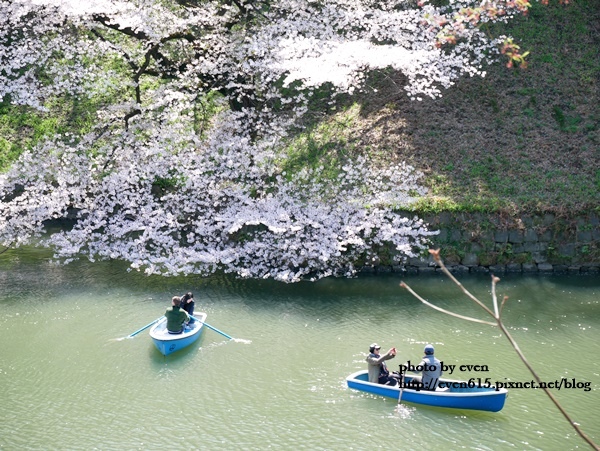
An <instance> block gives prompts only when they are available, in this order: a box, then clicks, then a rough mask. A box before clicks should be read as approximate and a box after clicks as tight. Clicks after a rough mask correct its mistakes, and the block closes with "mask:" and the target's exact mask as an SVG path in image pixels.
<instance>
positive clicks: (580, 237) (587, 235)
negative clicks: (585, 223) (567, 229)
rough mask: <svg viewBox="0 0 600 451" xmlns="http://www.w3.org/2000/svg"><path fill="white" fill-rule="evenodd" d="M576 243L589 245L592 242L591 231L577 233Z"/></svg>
mask: <svg viewBox="0 0 600 451" xmlns="http://www.w3.org/2000/svg"><path fill="white" fill-rule="evenodd" d="M577 241H579V242H580V243H589V242H590V241H592V231H591V230H581V231H579V232H577Z"/></svg>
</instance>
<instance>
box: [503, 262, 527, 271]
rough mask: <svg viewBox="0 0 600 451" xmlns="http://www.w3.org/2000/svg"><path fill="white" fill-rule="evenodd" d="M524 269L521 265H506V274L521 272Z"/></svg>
mask: <svg viewBox="0 0 600 451" xmlns="http://www.w3.org/2000/svg"><path fill="white" fill-rule="evenodd" d="M521 271H523V268H522V266H521V264H520V263H510V264H508V265H506V272H521Z"/></svg>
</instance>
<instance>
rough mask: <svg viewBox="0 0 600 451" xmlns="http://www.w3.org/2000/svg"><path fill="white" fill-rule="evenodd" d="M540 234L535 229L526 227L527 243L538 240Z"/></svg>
mask: <svg viewBox="0 0 600 451" xmlns="http://www.w3.org/2000/svg"><path fill="white" fill-rule="evenodd" d="M538 239H539V238H538V234H537V232H536V231H535V229H526V230H525V234H524V235H523V240H524V241H525V242H526V243H533V242H537V241H538Z"/></svg>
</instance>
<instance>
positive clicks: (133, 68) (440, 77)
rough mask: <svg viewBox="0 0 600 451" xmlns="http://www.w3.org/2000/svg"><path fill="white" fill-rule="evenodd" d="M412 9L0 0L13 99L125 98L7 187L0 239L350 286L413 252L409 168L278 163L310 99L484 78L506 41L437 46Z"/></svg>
mask: <svg viewBox="0 0 600 451" xmlns="http://www.w3.org/2000/svg"><path fill="white" fill-rule="evenodd" d="M379 3H384V4H379ZM411 5H412V2H408V1H404V0H402V1H400V0H396V1H394V0H392V1H388V2H373V1H369V0H324V1H313V0H273V1H254V0H237V1H227V0H219V1H214V0H213V1H211V0H206V1H195V0H178V1H173V2H161V1H158V0H132V1H122V0H91V1H87V2H79V1H76V0H0V63H1V64H0V99H3V100H4V101H7V100H10V101H11V102H12V103H14V104H23V105H29V106H31V107H35V108H39V109H43V108H44V104H45V102H47V101H49V100H51V99H52V98H60V96H63V95H69V96H81V97H84V96H89V97H91V96H95V95H99V94H102V92H105V91H110V92H111V93H112V96H110V97H109V98H111V100H112V102H110V103H108V102H107V103H106V104H105V105H103V106H102V107H101V108H100V109H99V110H98V111H97V125H96V127H95V128H94V129H93V130H92V131H90V132H89V133H86V134H85V135H83V136H71V135H69V136H59V135H57V136H55V137H54V138H53V139H50V140H48V141H46V142H44V143H41V144H39V145H38V146H37V147H35V148H34V149H32V150H31V151H27V152H25V153H24V154H23V155H22V156H21V158H20V159H19V160H18V161H17V162H16V163H15V164H14V165H13V166H12V167H11V169H10V170H9V171H8V172H7V173H5V174H2V175H0V244H1V245H3V246H19V245H22V244H28V243H32V242H36V243H40V244H42V245H46V246H50V247H52V248H53V249H55V252H56V255H57V257H59V258H60V259H62V260H63V261H66V262H68V261H70V260H71V259H73V258H78V257H79V256H82V255H85V256H87V257H88V258H90V259H91V260H94V259H123V260H126V261H129V262H130V263H131V267H132V268H133V269H137V270H142V269H143V270H144V271H146V272H147V273H149V274H154V273H157V274H166V275H174V274H190V273H200V274H209V273H211V272H214V271H216V270H224V271H226V272H234V273H236V274H239V275H241V276H244V277H272V278H275V279H278V280H283V281H297V280H300V279H302V278H307V277H309V278H318V277H323V276H327V275H330V274H336V275H337V274H352V273H353V272H354V270H355V268H354V264H355V263H356V262H359V263H361V264H371V263H374V262H376V259H377V256H378V252H379V251H380V249H382V248H386V249H395V251H393V255H392V258H394V259H397V260H398V259H402V258H403V257H406V256H413V255H415V253H417V252H419V251H420V250H422V249H423V247H424V246H425V245H426V241H427V238H428V236H430V235H431V234H432V233H433V232H430V231H428V230H427V229H426V227H425V225H424V224H422V222H421V221H420V220H419V219H418V218H407V217H405V216H404V215H401V214H399V213H396V210H402V209H403V208H404V207H406V206H407V205H409V204H410V203H411V202H412V201H413V200H414V199H415V197H418V196H420V195H422V194H423V193H424V191H423V189H422V188H421V187H420V186H419V184H418V177H419V174H418V173H416V172H415V171H414V170H413V169H412V168H410V167H408V166H406V165H398V166H391V167H389V168H387V169H383V170H382V169H374V168H372V167H370V165H369V162H368V161H365V160H358V161H353V162H352V163H351V164H350V162H348V163H347V164H346V165H345V166H343V167H340V168H338V175H335V176H332V175H331V173H330V172H328V171H325V170H324V168H316V169H309V168H306V169H303V170H301V171H299V172H297V173H294V174H288V173H286V172H285V170H284V166H285V164H284V160H285V153H284V152H283V151H282V149H284V148H285V145H286V144H287V143H288V139H289V134H290V130H292V129H294V127H297V126H298V124H299V121H300V120H301V119H302V117H303V115H304V114H305V112H306V111H307V105H308V103H307V102H308V100H309V97H310V93H311V92H312V91H311V88H318V87H319V86H321V85H323V84H326V83H327V84H330V86H334V87H335V88H336V89H337V90H338V91H351V90H352V89H354V88H356V87H360V83H361V80H362V77H363V75H364V73H365V71H367V70H371V69H374V68H384V67H394V68H396V69H398V70H401V71H403V72H404V73H405V74H406V75H407V78H408V80H409V83H408V86H407V91H408V92H409V94H410V95H412V96H414V97H418V96H421V95H428V96H436V95H439V92H440V87H446V86H449V85H451V84H452V82H453V81H454V80H455V79H456V78H457V77H459V76H460V75H462V74H464V73H469V74H482V70H481V65H482V64H483V63H484V62H485V61H486V58H487V57H488V56H489V55H490V49H492V48H493V47H494V45H495V43H494V42H490V41H489V40H487V39H486V38H485V36H484V35H483V34H481V33H480V32H479V31H478V30H477V28H475V27H473V28H471V29H470V30H466V31H465V32H464V33H463V39H462V41H461V42H460V44H459V45H457V46H456V47H454V48H453V49H445V50H442V49H440V48H438V47H437V46H436V45H435V42H434V39H433V36H432V33H431V31H430V30H428V29H427V28H426V27H423V26H422V21H423V11H422V10H420V9H418V8H416V7H412V6H411ZM428 8H429V10H430V9H431V8H432V7H431V6H428ZM492 53H493V52H492ZM299 83H300V84H299ZM208 109H210V110H211V112H210V113H207V112H206V111H207V110H208ZM199 116H202V118H203V119H202V120H201V121H199V120H198V117H199ZM199 124H200V125H199ZM73 216H74V217H75V221H74V225H73V227H72V228H70V229H68V230H64V229H63V230H61V231H59V232H52V233H49V231H48V230H46V228H45V225H46V224H47V223H48V221H49V220H52V219H60V218H67V217H73Z"/></svg>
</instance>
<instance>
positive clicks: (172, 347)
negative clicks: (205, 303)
mask: <svg viewBox="0 0 600 451" xmlns="http://www.w3.org/2000/svg"><path fill="white" fill-rule="evenodd" d="M206 316H207V315H206V313H204V312H201V313H197V314H194V317H195V318H196V319H197V320H199V321H194V322H193V323H190V324H188V325H187V326H186V327H185V329H184V331H183V332H182V333H180V334H170V333H169V332H168V331H167V318H161V319H160V320H159V321H158V322H157V323H156V324H155V325H154V326H152V329H150V337H152V341H153V342H154V344H155V346H156V347H157V348H158V350H159V351H160V352H161V353H162V354H163V355H169V354H172V353H174V352H176V351H179V350H180V349H183V348H185V347H187V346H189V345H191V344H192V343H194V342H196V341H197V340H198V338H200V335H202V331H203V330H204V322H205V321H206Z"/></svg>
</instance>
